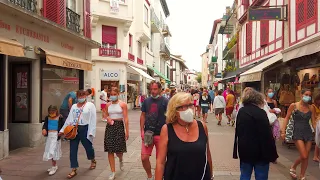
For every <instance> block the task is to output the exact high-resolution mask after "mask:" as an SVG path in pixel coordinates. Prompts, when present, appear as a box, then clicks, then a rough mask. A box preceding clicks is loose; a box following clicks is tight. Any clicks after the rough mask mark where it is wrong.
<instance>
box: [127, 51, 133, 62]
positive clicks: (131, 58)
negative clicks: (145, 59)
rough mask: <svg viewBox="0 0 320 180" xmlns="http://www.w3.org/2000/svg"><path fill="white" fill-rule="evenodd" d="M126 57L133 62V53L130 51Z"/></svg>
mask: <svg viewBox="0 0 320 180" xmlns="http://www.w3.org/2000/svg"><path fill="white" fill-rule="evenodd" d="M128 59H129V60H130V61H133V62H134V55H133V54H131V53H128Z"/></svg>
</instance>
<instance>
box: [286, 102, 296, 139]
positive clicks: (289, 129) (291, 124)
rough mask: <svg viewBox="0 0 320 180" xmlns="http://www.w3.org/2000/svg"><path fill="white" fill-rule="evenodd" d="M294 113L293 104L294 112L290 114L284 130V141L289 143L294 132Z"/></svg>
mask: <svg viewBox="0 0 320 180" xmlns="http://www.w3.org/2000/svg"><path fill="white" fill-rule="evenodd" d="M295 112H296V104H294V110H293V111H292V113H291V116H290V119H289V122H288V125H287V128H286V137H285V141H286V142H287V143H288V142H291V141H292V136H293V131H294V115H295Z"/></svg>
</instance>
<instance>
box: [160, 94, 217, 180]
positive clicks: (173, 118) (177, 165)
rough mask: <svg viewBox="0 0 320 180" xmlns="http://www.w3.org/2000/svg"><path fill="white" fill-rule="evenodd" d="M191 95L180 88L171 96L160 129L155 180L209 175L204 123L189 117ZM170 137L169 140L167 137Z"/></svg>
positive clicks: (191, 108)
mask: <svg viewBox="0 0 320 180" xmlns="http://www.w3.org/2000/svg"><path fill="white" fill-rule="evenodd" d="M193 110H194V104H193V98H192V96H191V95H190V94H189V93H185V92H180V93H177V94H176V95H175V96H173V97H172V98H171V100H170V102H169V104H168V109H167V113H166V117H167V120H166V121H167V124H165V125H164V126H163V127H162V129H161V134H160V144H159V146H160V147H159V150H160V151H159V154H158V157H157V164H156V174H155V180H162V179H164V180H174V179H199V180H200V179H202V180H210V179H211V177H212V159H211V153H210V149H209V140H208V129H207V126H206V125H205V124H204V123H203V122H201V121H197V120H195V119H194V118H193ZM169 139H170V141H169Z"/></svg>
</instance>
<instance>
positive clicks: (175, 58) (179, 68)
mask: <svg viewBox="0 0 320 180" xmlns="http://www.w3.org/2000/svg"><path fill="white" fill-rule="evenodd" d="M185 63H186V61H185V60H184V59H182V56H180V55H171V59H170V64H169V68H170V81H171V85H172V86H174V87H175V88H177V89H180V90H184V89H185V88H186V87H187V86H186V85H187V70H188V67H187V65H186V64H185Z"/></svg>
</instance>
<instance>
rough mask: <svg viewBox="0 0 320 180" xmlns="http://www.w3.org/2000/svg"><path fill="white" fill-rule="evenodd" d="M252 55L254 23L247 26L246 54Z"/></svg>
mask: <svg viewBox="0 0 320 180" xmlns="http://www.w3.org/2000/svg"><path fill="white" fill-rule="evenodd" d="M251 53H252V22H248V23H247V24H246V54H248V55H249V54H251Z"/></svg>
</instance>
